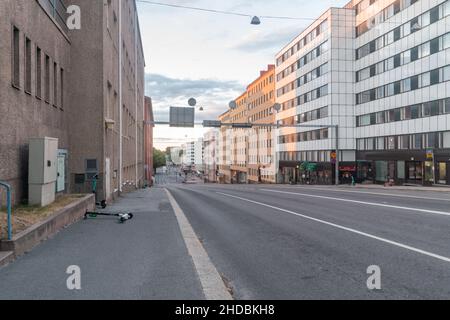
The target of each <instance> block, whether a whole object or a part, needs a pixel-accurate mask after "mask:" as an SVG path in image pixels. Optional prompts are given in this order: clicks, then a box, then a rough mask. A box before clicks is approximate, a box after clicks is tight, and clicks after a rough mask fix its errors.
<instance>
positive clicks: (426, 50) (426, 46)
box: [420, 42, 430, 57]
mask: <svg viewBox="0 0 450 320" xmlns="http://www.w3.org/2000/svg"><path fill="white" fill-rule="evenodd" d="M420 51H421V52H420V56H421V57H426V56H429V55H430V42H427V43H424V44H423V45H421V46H420Z"/></svg>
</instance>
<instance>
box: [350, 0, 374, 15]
mask: <svg viewBox="0 0 450 320" xmlns="http://www.w3.org/2000/svg"><path fill="white" fill-rule="evenodd" d="M376 1H377V0H362V1H360V2H359V3H358V4H357V5H355V6H354V7H353V9H355V11H356V15H358V14H360V13H361V12H363V11H364V10H366V9H367V8H368V7H370V6H371V5H373V4H374V3H375V2H376Z"/></svg>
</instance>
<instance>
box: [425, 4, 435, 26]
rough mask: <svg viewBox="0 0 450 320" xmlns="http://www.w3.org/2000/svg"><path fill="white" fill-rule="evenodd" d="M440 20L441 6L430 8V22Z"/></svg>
mask: <svg viewBox="0 0 450 320" xmlns="http://www.w3.org/2000/svg"><path fill="white" fill-rule="evenodd" d="M438 20H439V7H434V8H433V9H431V10H430V23H434V22H436V21H438ZM424 25H425V24H424Z"/></svg>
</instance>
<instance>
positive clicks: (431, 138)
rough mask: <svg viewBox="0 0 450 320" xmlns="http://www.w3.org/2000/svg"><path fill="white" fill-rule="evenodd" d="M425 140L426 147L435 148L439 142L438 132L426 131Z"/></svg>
mask: <svg viewBox="0 0 450 320" xmlns="http://www.w3.org/2000/svg"><path fill="white" fill-rule="evenodd" d="M425 142H426V144H427V145H426V148H437V147H438V142H439V137H438V133H437V132H431V133H427V134H426V139H425Z"/></svg>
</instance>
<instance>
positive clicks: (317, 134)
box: [278, 129, 328, 144]
mask: <svg viewBox="0 0 450 320" xmlns="http://www.w3.org/2000/svg"><path fill="white" fill-rule="evenodd" d="M323 139H328V129H319V130H313V131H307V132H298V133H292V134H288V135H284V136H279V137H278V143H279V144H286V143H295V142H305V141H315V140H323Z"/></svg>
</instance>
